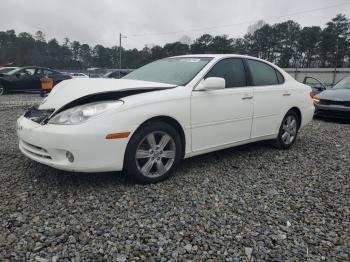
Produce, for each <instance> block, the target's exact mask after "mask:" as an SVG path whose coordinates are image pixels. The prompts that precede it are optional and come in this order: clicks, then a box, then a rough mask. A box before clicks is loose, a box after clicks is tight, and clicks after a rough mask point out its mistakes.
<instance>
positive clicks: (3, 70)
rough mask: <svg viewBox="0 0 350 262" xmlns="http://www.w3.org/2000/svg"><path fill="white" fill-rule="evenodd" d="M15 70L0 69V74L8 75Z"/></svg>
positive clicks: (11, 68)
mask: <svg viewBox="0 0 350 262" xmlns="http://www.w3.org/2000/svg"><path fill="white" fill-rule="evenodd" d="M15 69H16V68H13V67H5V68H0V73H2V74H8V73H10V72H11V71H13V70H15Z"/></svg>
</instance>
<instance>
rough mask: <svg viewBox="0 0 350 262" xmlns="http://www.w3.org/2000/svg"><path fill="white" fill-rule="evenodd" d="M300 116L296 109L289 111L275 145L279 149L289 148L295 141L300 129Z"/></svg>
mask: <svg viewBox="0 0 350 262" xmlns="http://www.w3.org/2000/svg"><path fill="white" fill-rule="evenodd" d="M298 123H299V117H298V115H297V114H296V113H295V112H294V111H292V110H291V111H289V112H287V114H286V115H285V117H284V118H283V121H282V124H281V127H280V129H279V132H278V136H277V138H276V140H275V141H274V145H275V146H276V147H277V148H279V149H288V148H290V147H291V146H292V145H293V144H294V143H295V140H296V138H297V135H298V130H299V124H298Z"/></svg>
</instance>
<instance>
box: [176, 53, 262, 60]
mask: <svg viewBox="0 0 350 262" xmlns="http://www.w3.org/2000/svg"><path fill="white" fill-rule="evenodd" d="M173 57H198V58H199V57H212V58H225V57H238V58H252V59H257V60H260V59H259V58H256V57H253V56H247V55H239V54H193V55H181V56H173Z"/></svg>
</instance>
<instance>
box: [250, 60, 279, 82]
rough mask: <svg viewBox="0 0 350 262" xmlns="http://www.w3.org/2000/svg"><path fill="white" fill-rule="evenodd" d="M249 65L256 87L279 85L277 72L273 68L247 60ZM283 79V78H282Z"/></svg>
mask: <svg viewBox="0 0 350 262" xmlns="http://www.w3.org/2000/svg"><path fill="white" fill-rule="evenodd" d="M247 64H248V66H249V69H250V74H251V76H252V81H253V84H254V85H255V86H266V85H278V84H279V81H278V78H277V72H276V70H275V68H273V67H272V66H270V65H268V64H266V63H263V62H260V61H256V60H251V59H247ZM282 78H283V76H282Z"/></svg>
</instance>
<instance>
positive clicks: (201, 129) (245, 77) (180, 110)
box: [17, 55, 314, 183]
mask: <svg viewBox="0 0 350 262" xmlns="http://www.w3.org/2000/svg"><path fill="white" fill-rule="evenodd" d="M310 92H311V89H310V87H308V86H306V85H304V84H301V83H299V82H297V81H296V80H294V79H293V78H292V77H291V76H290V75H288V74H287V73H286V72H285V71H283V70H282V69H280V68H279V67H277V66H275V65H273V64H271V63H269V62H266V61H263V60H260V59H257V58H253V57H248V56H241V55H188V56H178V57H171V58H165V59H161V60H158V61H155V62H153V63H150V64H148V65H145V66H143V67H141V68H139V69H138V70H135V71H133V72H132V73H130V74H128V75H127V76H125V77H124V78H123V79H74V80H70V81H63V82H62V83H60V84H58V85H57V86H56V87H55V88H54V89H53V91H52V92H51V93H50V95H49V96H48V97H47V98H46V99H45V100H44V101H43V102H42V103H41V104H40V105H39V106H37V107H33V108H31V109H30V110H28V111H27V112H26V113H25V114H24V115H23V116H21V117H20V118H19V119H18V121H17V132H18V137H19V148H20V150H21V151H22V153H23V154H24V155H26V156H27V157H29V158H31V159H33V160H35V161H37V162H40V163H43V164H46V165H49V166H52V167H55V168H58V169H62V170H69V171H78V172H101V171H120V170H124V171H125V172H126V173H127V175H128V176H130V177H131V178H132V179H134V180H136V181H137V182H141V183H153V182H157V181H161V180H164V179H165V178H167V177H169V175H170V174H171V173H172V171H173V170H174V168H175V167H176V166H177V164H178V163H179V161H180V160H181V159H183V158H188V157H192V156H195V155H200V154H204V153H208V152H212V151H216V150H220V149H224V148H228V147H233V146H237V145H241V144H246V143H250V142H254V141H259V140H273V141H274V144H275V145H276V146H277V147H278V148H281V149H287V148H289V147H290V146H292V145H293V143H294V142H295V140H296V137H297V133H298V130H299V129H300V128H302V127H303V126H305V125H306V124H307V123H308V122H310V121H311V120H312V117H313V114H314V105H313V102H312V98H311V97H310Z"/></svg>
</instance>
